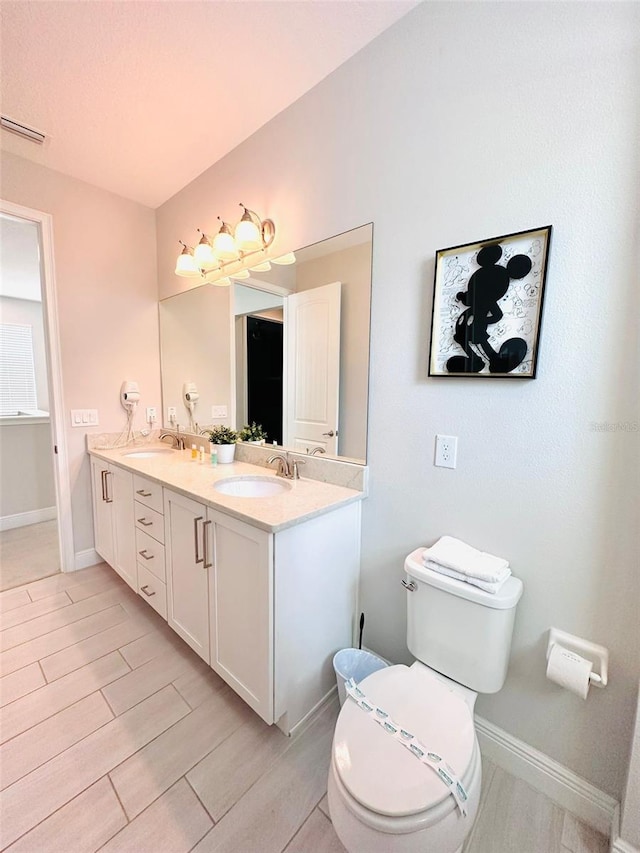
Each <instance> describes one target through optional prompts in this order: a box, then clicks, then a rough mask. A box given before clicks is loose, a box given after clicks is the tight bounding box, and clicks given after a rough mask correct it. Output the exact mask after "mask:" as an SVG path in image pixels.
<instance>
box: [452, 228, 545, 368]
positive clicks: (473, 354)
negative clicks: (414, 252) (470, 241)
mask: <svg viewBox="0 0 640 853" xmlns="http://www.w3.org/2000/svg"><path fill="white" fill-rule="evenodd" d="M501 257H502V247H501V246H499V245H498V244H497V243H493V244H491V245H489V246H483V248H482V249H480V251H479V252H478V258H477V260H478V264H479V265H480V269H479V270H476V271H475V272H474V273H473V275H472V276H471V278H470V279H469V284H468V285H467V292H466V293H465V292H464V291H460V292H459V293H457V294H456V299H457V300H458V301H459V302H462V304H463V305H467V306H468V307H467V310H466V311H463V312H462V314H460V316H459V317H458V319H457V320H456V325H455V331H454V333H453V339H454V341H455V342H456V343H457V344H459V345H460V346H461V347H462V349H463V350H464V351H465V352H466V355H454V356H452V357H451V358H449V359H448V360H447V365H446V366H447V370H448V371H449V373H480V371H481V370H482V369H483V368H484V366H485V364H486V363H487V362H488V363H489V372H490V373H510V372H511V371H512V370H515V368H516V367H517V366H518V365H519V364H520V363H521V362H522V361H523V360H524V357H525V356H526V354H527V342H526V341H525V340H523V339H522V338H509V340H507V341H505V342H504V343H503V344H502V346H501V347H500V350H499V351H498V352H496V351H495V350H494V349H493V347H492V346H491V344H490V343H489V332H488V331H487V329H488V327H489V326H490V325H493V324H494V323H498V322H499V321H500V320H501V319H502V316H503V314H502V311H501V309H500V306H499V305H498V300H499V299H502V297H503V296H504V295H505V294H506V292H507V290H508V289H509V283H510V281H511V279H520V278H524V277H525V276H526V275H527V274H528V273H529V271H530V270H531V265H532V264H531V258H529V257H528V256H527V255H514V256H513V257H512V258H511V259H510V260H509V261H508V263H507V265H506V267H503V266H499V265H498V261H499V260H500V258H501ZM474 348H475V349H474Z"/></svg>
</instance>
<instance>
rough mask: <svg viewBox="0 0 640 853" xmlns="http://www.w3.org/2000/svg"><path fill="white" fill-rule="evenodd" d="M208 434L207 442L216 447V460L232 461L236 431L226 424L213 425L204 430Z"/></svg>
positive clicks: (236, 437)
mask: <svg viewBox="0 0 640 853" xmlns="http://www.w3.org/2000/svg"><path fill="white" fill-rule="evenodd" d="M205 432H206V434H207V435H208V436H209V442H210V443H211V444H215V445H217V447H218V462H220V463H221V464H223V463H226V462H233V457H234V455H235V452H236V442H237V440H238V433H237V432H236V431H235V430H234V429H231V427H226V426H214V427H213V428H212V429H208V430H205Z"/></svg>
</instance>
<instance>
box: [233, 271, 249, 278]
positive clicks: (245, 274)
mask: <svg viewBox="0 0 640 853" xmlns="http://www.w3.org/2000/svg"><path fill="white" fill-rule="evenodd" d="M229 277H230V278H239V279H243V278H250V277H251V276H250V273H249V270H240V272H232V273H229Z"/></svg>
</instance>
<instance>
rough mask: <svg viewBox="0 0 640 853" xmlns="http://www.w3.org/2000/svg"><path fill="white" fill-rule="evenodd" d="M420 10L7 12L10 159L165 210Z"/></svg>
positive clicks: (195, 3)
mask: <svg viewBox="0 0 640 853" xmlns="http://www.w3.org/2000/svg"><path fill="white" fill-rule="evenodd" d="M416 4H417V0H79V2H78V1H77V0H48V2H39V0H2V2H1V3H0V39H1V42H0V48H1V49H0V77H1V80H2V83H1V95H2V113H3V115H7V116H9V117H10V118H12V119H14V120H15V121H18V122H20V123H22V124H26V125H28V126H30V127H34V128H36V129H37V130H40V131H42V132H43V133H45V134H46V135H47V137H48V139H47V141H46V142H45V143H44V145H43V146H38V145H35V144H34V143H32V142H27V141H25V140H22V139H20V138H19V137H16V136H15V135H13V134H11V133H9V132H7V131H2V132H1V133H0V137H1V144H2V148H4V149H5V150H8V151H11V152H13V153H15V154H19V155H20V156H22V157H26V158H28V159H30V160H34V161H36V162H39V163H42V164H43V165H46V166H48V167H50V168H52V169H56V170H58V171H60V172H65V173H66V174H69V175H73V176H74V177H76V178H80V179H82V180H84V181H88V182H90V183H92V184H96V185H97V186H100V187H103V188H104V189H108V190H111V191H112V192H115V193H118V194H119V195H123V196H126V197H128V198H131V199H134V200H136V201H139V202H141V203H143V204H146V205H149V206H150V207H157V206H158V205H160V204H162V202H164V201H166V199H168V198H170V197H171V196H172V195H173V194H174V193H176V192H177V191H178V190H180V189H181V188H182V187H183V186H185V184H187V183H189V181H191V180H193V179H194V178H196V177H197V176H198V175H200V174H201V173H202V172H203V171H204V170H205V169H207V168H208V167H209V166H211V165H212V164H213V163H215V162H216V161H217V160H219V159H220V158H221V157H223V156H224V155H225V154H226V153H227V152H229V151H230V150H231V149H233V148H234V147H235V146H236V145H238V144H239V143H240V142H242V141H243V140H244V139H246V138H247V137H248V136H250V135H251V134H252V133H253V132H254V131H256V130H257V129H258V128H259V127H261V126H262V125H263V124H265V123H266V122H267V121H269V119H271V118H272V117H273V116H275V115H276V114H277V113H279V112H280V111H281V110H283V109H284V108H285V107H287V106H288V105H289V104H291V103H292V102H293V101H295V100H296V99H297V98H299V97H300V96H301V95H303V94H304V93H305V92H307V91H308V90H309V89H310V88H312V87H313V86H314V85H315V84H316V83H318V82H319V81H320V80H322V79H323V78H324V77H326V76H327V75H328V74H329V73H331V71H333V70H334V69H335V68H337V67H338V66H339V65H341V64H342V63H343V62H345V61H346V60H347V59H349V57H351V56H353V54H355V53H356V52H357V51H358V50H360V49H361V48H362V47H364V46H365V45H366V44H367V43H368V42H370V41H371V40H372V39H374V38H375V37H376V36H377V35H379V34H380V33H381V32H382V31H383V30H385V29H386V28H387V27H389V26H391V25H392V24H393V23H394V22H395V21H397V20H398V19H399V18H401V17H402V16H403V15H404V14H406V13H407V12H408V11H409V10H410V9H411V8H413V7H414V6H415V5H416Z"/></svg>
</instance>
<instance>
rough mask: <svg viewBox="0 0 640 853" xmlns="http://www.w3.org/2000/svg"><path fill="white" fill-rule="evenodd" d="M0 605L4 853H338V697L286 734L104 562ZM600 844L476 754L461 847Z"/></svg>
mask: <svg viewBox="0 0 640 853" xmlns="http://www.w3.org/2000/svg"><path fill="white" fill-rule="evenodd" d="M0 614H1V619H2V622H1V627H2V630H1V632H0V671H1V673H2V678H1V680H0V700H1V707H0V735H1V737H0V741H1V745H0V783H1V787H2V793H1V794H0V848H1V849H2V850H10V851H11V853H92V851H97V850H101V851H108V853H114V852H115V851H131V853H159V851H163V853H187V851H191V850H193V851H198V853H205V851H228V853H282V851H286V853H340V851H342V852H343V853H344V848H343V847H342V845H341V843H340V842H339V840H338V838H337V837H336V835H335V833H334V831H333V827H332V825H331V821H330V819H329V815H328V808H327V803H326V780H327V771H328V766H329V754H330V746H331V739H332V735H333V728H334V724H335V719H336V715H337V703H336V702H334V703H332V704H329V705H327V706H326V707H325V708H324V709H323V711H322V712H321V713H320V714H319V715H318V716H317V717H316V718H315V719H314V720H313V721H312V723H311V724H310V725H309V726H308V727H307V728H306V729H305V730H304V731H303V732H301V733H300V734H299V735H298V736H297V737H295V738H286V737H284V736H283V735H282V734H281V732H280V731H279V730H278V729H276V728H275V727H269V726H267V725H265V724H264V723H263V722H262V721H261V720H260V719H259V718H258V717H257V716H256V715H255V714H254V713H253V712H252V711H251V710H250V709H249V708H248V707H247V706H246V705H245V704H244V703H243V702H242V701H241V700H240V699H239V698H238V697H237V696H236V695H235V693H233V691H231V690H230V689H229V688H228V687H227V686H226V685H225V684H224V683H223V682H222V681H221V680H220V679H219V678H218V677H217V676H216V675H215V673H214V672H213V671H212V670H211V669H209V667H207V666H206V665H205V664H204V663H203V662H202V661H201V660H200V659H199V658H198V657H197V655H195V654H194V653H193V652H192V651H191V650H190V649H189V648H188V647H187V646H185V644H184V643H182V641H181V640H179V639H178V638H177V637H176V636H175V635H174V634H173V632H172V631H171V630H170V629H169V628H168V626H167V625H166V623H165V622H163V620H162V619H160V617H158V616H157V614H156V613H155V612H154V611H153V610H151V608H149V607H148V605H146V604H145V603H144V602H143V601H142V600H141V599H140V598H139V597H138V596H136V595H134V594H133V592H131V590H129V588H128V587H127V586H126V585H125V584H124V583H122V582H121V581H120V579H119V578H118V577H117V575H115V573H114V572H113V571H112V570H111V569H110V568H109V567H108V566H106V565H105V564H102V565H99V566H94V567H92V568H90V569H85V570H84V571H82V572H76V573H74V574H58V575H55V576H52V577H49V578H46V579H44V580H39V581H36V582H35V583H30V584H26V585H23V586H20V587H17V588H15V589H11V590H9V591H7V592H3V593H1V594H0ZM605 851H606V840H605V839H604V838H603V837H602V836H600V835H598V834H597V833H594V832H593V831H592V830H590V829H589V828H588V827H586V826H584V825H583V824H581V823H579V822H578V821H577V820H575V819H574V818H573V817H572V816H571V815H569V814H567V813H565V812H563V811H562V810H561V809H559V808H558V807H557V806H555V805H554V804H553V803H552V802H551V801H550V800H548V799H547V798H545V797H543V796H542V795H540V794H538V793H536V792H535V791H533V790H532V789H531V788H529V787H528V786H527V785H525V784H524V783H522V782H520V781H519V780H517V779H514V778H513V777H512V776H509V775H508V774H506V773H505V772H504V771H502V770H501V769H500V768H497V767H495V766H494V765H493V764H491V762H488V761H485V766H484V785H483V797H482V803H481V808H480V812H479V815H478V818H477V820H476V823H475V826H474V828H473V830H472V833H471V835H470V837H469V839H468V841H467V844H466V845H465V853H605ZM362 853H368V851H362Z"/></svg>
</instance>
